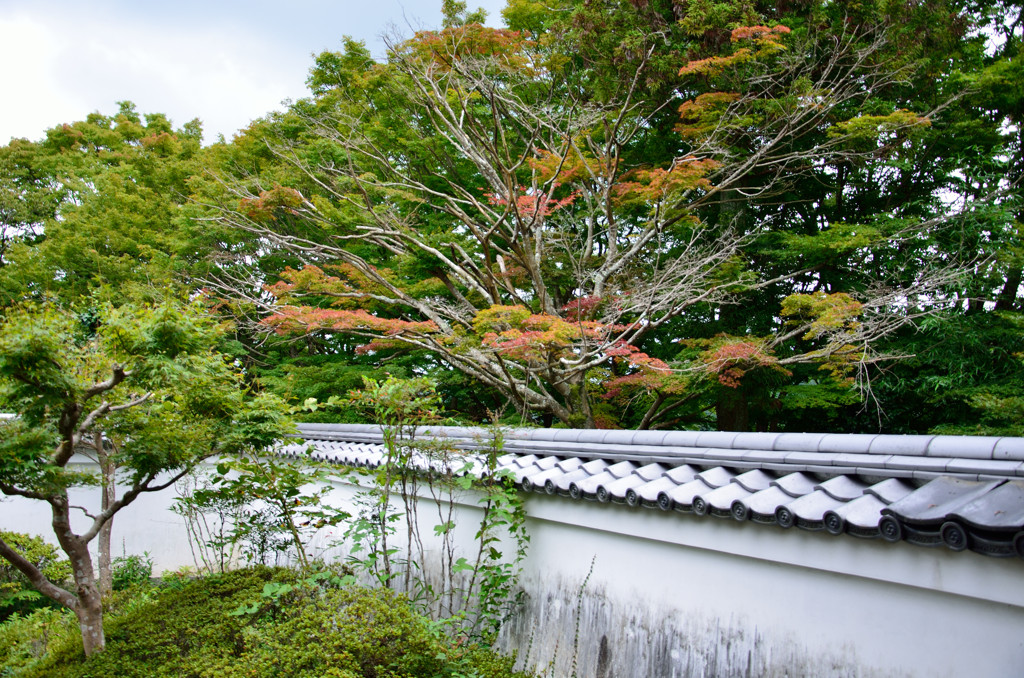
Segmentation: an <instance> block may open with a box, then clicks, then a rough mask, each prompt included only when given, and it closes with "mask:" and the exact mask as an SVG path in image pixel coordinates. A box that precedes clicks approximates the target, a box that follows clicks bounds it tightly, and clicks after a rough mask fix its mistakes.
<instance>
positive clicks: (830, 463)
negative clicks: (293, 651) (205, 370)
mask: <svg viewBox="0 0 1024 678" xmlns="http://www.w3.org/2000/svg"><path fill="white" fill-rule="evenodd" d="M300 432H301V435H302V436H303V437H304V438H305V441H306V442H305V443H302V444H296V443H292V444H287V445H284V446H282V447H281V448H280V449H279V451H278V452H279V453H280V454H282V455H285V456H300V455H302V454H305V453H306V451H307V450H309V451H310V452H311V454H312V457H313V458H314V459H318V460H322V461H325V462H329V463H334V464H343V465H352V466H370V467H373V466H377V465H379V464H380V463H382V461H383V460H384V459H385V454H384V448H383V437H382V435H381V432H380V429H379V428H378V427H376V426H370V425H351V424H304V425H302V426H300ZM487 435H488V433H487V431H486V430H485V429H481V428H460V427H450V426H445V427H428V428H424V429H421V430H419V431H418V432H417V437H418V438H446V439H447V440H448V442H449V443H450V444H451V445H452V446H454V447H455V448H460V449H461V450H462V451H463V452H462V453H463V454H464V455H466V461H467V463H466V464H465V465H462V464H454V466H458V467H459V468H458V469H455V471H457V472H468V473H473V474H476V475H481V474H482V473H485V472H486V470H487V467H486V465H485V464H484V463H483V461H484V459H483V457H481V456H479V455H478V454H477V452H476V450H479V449H482V448H486V439H487ZM412 460H413V462H412V463H413V465H414V467H417V468H420V469H423V470H426V469H434V470H440V469H441V468H442V467H444V466H445V463H449V464H450V463H451V462H444V463H442V462H439V461H438V460H436V459H433V458H431V457H429V456H428V455H424V454H423V453H421V452H416V453H414V454H413V455H412ZM497 467H498V470H499V471H502V470H504V471H508V472H510V473H511V474H512V477H513V478H514V479H515V481H516V482H517V483H519V484H520V485H521V486H522V487H523V488H524V489H526V490H532V491H538V492H548V493H551V494H559V495H562V496H568V497H571V498H573V499H589V500H598V501H600V502H616V503H625V504H628V505H629V506H633V507H646V508H655V507H657V508H661V509H663V510H666V511H667V510H672V509H674V510H676V511H681V512H693V513H695V514H697V515H709V516H715V517H719V518H731V519H734V520H740V521H750V522H753V523H763V524H778V525H780V526H782V527H797V528H802V529H806V530H828V531H829V532H831V533H833V534H848V535H852V536H856V537H864V538H874V537H882V538H884V539H887V540H889V541H900V540H906V541H908V542H910V543H913V544H919V545H926V546H943V545H944V546H946V547H948V548H951V549H953V550H965V549H970V550H972V551H975V552H977V553H981V554H985V555H990V556H1012V555H1018V556H1020V557H1021V558H1024V438H998V437H976V438H970V437H958V436H893V435H871V434H865V435H841V434H819V433H731V432H720V431H704V432H701V431H672V432H663V431H600V430H571V429H523V430H513V431H509V432H506V433H505V448H504V454H502V455H501V456H499V457H498V459H497Z"/></svg>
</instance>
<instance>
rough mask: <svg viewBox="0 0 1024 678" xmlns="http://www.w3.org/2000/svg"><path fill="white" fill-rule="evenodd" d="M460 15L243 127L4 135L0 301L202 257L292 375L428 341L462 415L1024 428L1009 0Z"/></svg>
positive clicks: (336, 65)
mask: <svg viewBox="0 0 1024 678" xmlns="http://www.w3.org/2000/svg"><path fill="white" fill-rule="evenodd" d="M443 15H444V17H443V25H442V26H441V27H440V28H439V29H437V30H428V31H421V32H419V33H417V34H415V35H413V36H412V37H410V38H409V39H407V40H405V41H401V42H396V43H394V44H393V45H392V46H391V49H390V52H389V54H388V55H387V57H386V59H385V60H383V61H375V60H374V59H373V58H371V56H370V54H369V52H368V50H367V49H366V48H365V46H363V45H361V44H360V43H358V42H355V41H352V40H347V41H346V42H345V46H344V49H343V50H342V51H340V52H324V53H322V54H319V55H317V56H316V57H315V61H314V63H313V66H312V68H311V71H310V75H309V79H308V84H309V89H310V96H309V97H308V98H307V99H303V100H300V101H296V102H295V103H294V104H292V105H291V106H290V107H289V108H288V109H287V110H286V111H284V112H282V113H275V114H272V115H269V116H268V117H266V118H264V119H261V120H257V121H255V122H253V123H252V125H250V126H249V128H247V129H246V130H244V131H243V132H242V133H241V134H240V135H239V136H237V137H236V138H235V139H233V140H232V141H230V142H221V143H217V144H214V145H213V146H210V147H208V148H201V147H200V145H199V141H198V140H199V127H198V123H195V122H191V123H188V124H186V125H184V126H183V127H181V128H178V129H176V128H174V127H173V126H172V125H171V124H170V123H169V122H168V121H167V120H166V119H165V118H164V117H163V116H160V115H158V114H152V115H140V114H139V113H138V112H136V111H135V109H134V107H133V106H132V105H131V104H128V103H122V104H120V108H119V110H118V112H117V113H116V114H114V115H110V116H106V115H101V114H94V115H92V116H89V118H88V119H87V120H85V121H80V122H75V123H70V124H67V125H62V126H59V127H57V128H54V129H53V130H50V131H49V132H48V134H47V137H46V139H44V140H41V141H38V142H32V141H27V140H16V141H14V142H12V143H11V144H9V145H8V146H6V147H4V148H3V149H0V264H2V265H0V296H2V303H4V304H7V305H10V304H17V303H22V302H24V301H25V300H27V299H34V300H39V301H42V300H47V299H48V300H53V299H57V300H59V302H60V303H61V304H62V305H64V306H66V307H69V308H74V309H75V310H77V311H79V312H90V311H89V309H91V308H93V307H95V306H96V304H97V300H99V301H103V302H108V301H109V302H112V303H118V304H119V303H123V302H124V301H126V300H134V299H138V298H139V297H140V296H141V297H146V296H147V295H149V294H151V291H152V290H153V289H162V288H165V287H170V288H179V289H181V290H182V291H186V292H194V291H196V290H199V289H204V288H205V289H207V290H210V291H213V292H214V294H215V295H216V296H218V297H219V298H218V300H217V301H216V302H211V306H210V309H211V311H212V312H214V313H216V314H218V315H219V316H220V317H221V318H224V319H227V320H229V321H230V322H229V323H228V325H227V328H228V330H229V336H228V337H227V338H226V339H225V340H224V341H222V343H221V345H220V347H219V348H220V350H222V351H223V352H226V353H228V354H230V355H232V356H233V357H235V358H236V359H238V360H239V363H240V365H242V366H243V367H244V369H245V378H246V379H247V380H248V381H249V382H250V383H252V384H259V385H261V387H263V388H267V389H269V390H272V391H273V392H275V393H277V394H279V395H281V396H283V397H284V398H286V399H288V400H290V401H291V402H292V403H293V404H300V403H302V402H305V401H306V400H307V399H309V398H316V399H317V400H318V401H321V402H322V401H326V400H327V399H329V398H330V397H331V396H332V395H333V396H339V395H343V394H344V393H346V392H347V391H348V390H349V389H351V388H358V387H359V386H360V384H361V383H362V377H363V376H367V377H370V378H373V379H377V380H380V379H383V378H385V376H386V375H387V374H392V375H395V376H400V377H409V376H423V375H430V376H433V377H434V378H435V379H436V381H437V382H438V384H439V392H440V394H441V397H442V399H443V400H444V403H445V405H446V408H447V409H448V411H449V412H452V413H453V414H455V415H456V416H459V417H461V418H463V419H465V420H468V421H481V420H484V419H486V418H487V412H488V410H500V409H502V408H506V414H507V416H508V418H509V420H510V421H511V420H514V421H517V422H522V423H533V424H544V425H552V424H556V423H557V424H559V425H572V426H621V427H640V428H650V427H660V428H672V427H698V428H711V427H718V428H730V429H777V430H810V429H826V428H827V429H830V430H846V431H871V430H887V431H901V432H912V431H917V432H920V431H927V430H942V431H948V432H954V431H962V432H979V433H984V432H1003V433H1005V432H1020V424H1019V422H1020V417H1019V416H1018V413H1019V401H1020V398H1021V397H1022V394H1021V393H1020V390H1019V386H1018V385H1019V384H1020V383H1022V382H1021V379H1020V377H1021V376H1024V374H1022V365H1021V359H1020V355H1021V353H1022V348H1024V347H1022V346H1021V345H1020V339H1019V337H1020V333H1019V331H1017V329H1018V326H1019V324H1018V323H1019V321H1018V318H1019V313H1020V311H1021V306H1020V303H1021V302H1020V299H1019V292H1020V286H1021V280H1022V273H1021V271H1022V270H1024V269H1022V267H1024V259H1022V254H1021V253H1022V251H1024V250H1022V248H1021V241H1020V224H1021V221H1022V220H1021V216H1022V212H1021V210H1022V207H1021V205H1020V202H1021V195H1020V178H1021V174H1022V173H1021V168H1022V167H1024V153H1022V146H1021V136H1020V134H1021V132H1020V129H1021V125H1020V123H1021V110H1022V109H1021V101H1022V98H1021V97H1022V93H1021V90H1020V85H1019V83H1020V82H1021V81H1022V80H1024V78H1022V77H1021V66H1020V55H1019V51H1020V44H1021V38H1022V21H1021V8H1020V6H1019V4H1017V3H1005V2H1002V1H1001V0H983V1H982V2H964V1H962V0H940V1H939V2H931V3H916V2H903V1H900V0H897V1H895V2H891V1H882V0H877V1H873V2H867V3H855V4H851V3H832V2H817V1H812V2H801V3H772V2H753V3H751V2H732V1H730V2H718V3H701V2H690V3H679V2H670V1H669V0H651V1H650V2H642V3H641V2H635V3H629V4H627V5H624V6H623V5H620V4H618V3H609V2H580V1H579V0H557V1H555V2H549V3H537V2H532V1H531V0H509V2H508V3H507V6H506V8H505V10H504V12H503V19H504V21H505V24H506V25H505V27H503V28H488V27H485V26H482V25H481V24H480V23H479V20H480V18H481V15H480V13H479V12H469V11H467V7H466V5H465V4H464V3H458V2H448V3H445V4H444V8H443ZM907 413H912V414H911V416H907ZM302 416H304V417H306V418H308V419H312V420H317V419H346V420H350V421H356V420H361V419H362V415H360V414H359V413H357V412H354V411H351V410H345V411H333V412H331V411H327V410H317V411H312V412H306V413H304V414H303V415H302Z"/></svg>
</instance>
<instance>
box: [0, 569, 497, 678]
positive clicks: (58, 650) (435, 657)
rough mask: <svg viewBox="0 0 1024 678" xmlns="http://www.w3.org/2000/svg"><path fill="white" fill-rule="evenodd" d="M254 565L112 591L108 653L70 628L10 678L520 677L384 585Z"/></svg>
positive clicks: (485, 651)
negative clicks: (90, 649) (88, 651)
mask: <svg viewBox="0 0 1024 678" xmlns="http://www.w3.org/2000/svg"><path fill="white" fill-rule="evenodd" d="M343 581H345V579H342V578H339V577H336V576H323V577H317V578H308V579H302V578H299V577H298V576H297V575H296V574H295V573H294V572H292V571H290V570H284V569H272V568H264V567H257V568H252V569H247V570H237V571H234V572H228V573H225V574H216V575H210V576H207V577H204V578H202V579H198V580H195V581H191V582H187V583H184V584H183V585H182V584H181V583H180V582H178V583H177V585H176V586H175V587H174V588H164V589H149V590H139V589H133V590H129V591H124V592H121V593H117V594H115V596H114V597H113V599H112V600H111V601H110V607H109V609H110V612H109V614H108V616H107V624H106V631H107V649H106V650H105V651H104V652H102V653H100V654H97V655H94V656H93V657H91V658H90V659H89V660H88V661H85V660H84V658H83V656H82V650H81V643H80V641H79V640H78V638H77V637H76V634H72V635H71V637H69V638H68V639H66V641H64V642H61V643H59V644H58V643H51V644H50V647H49V650H50V651H49V652H48V654H47V655H46V656H45V657H43V658H42V659H33V661H31V662H22V664H20V665H19V668H18V670H15V671H12V672H8V673H7V674H4V673H0V676H6V675H10V676H12V678H13V677H17V678H43V677H44V676H45V677H47V678H50V677H54V678H61V677H63V678H106V677H110V678H114V677H117V678H122V677H123V678H133V677H139V678H142V677H143V676H146V677H149V676H152V677H154V678H159V677H163V676H166V677H168V678H170V677H171V676H173V677H175V678H179V677H181V678H243V676H244V677H245V678H263V677H267V678H269V677H270V676H289V677H294V678H304V677H310V678H312V677H314V676H316V677H320V676H331V677H334V678H405V677H408V678H413V677H415V678H433V677H437V678H442V677H450V678H456V677H464V678H469V677H472V676H477V677H479V678H501V677H506V676H508V677H510V676H514V675H517V674H515V673H514V672H513V671H512V669H511V664H512V661H511V660H510V659H508V658H504V657H498V656H497V655H494V654H493V653H491V652H489V651H487V650H484V649H481V648H478V647H473V646H470V647H458V646H457V644H455V643H453V642H452V641H451V640H450V639H449V638H448V637H447V636H445V635H444V633H443V632H442V631H441V630H440V629H441V627H440V625H438V624H434V623H431V622H430V621H429V620H427V619H425V618H424V617H422V616H420V615H418V614H417V613H416V612H415V611H414V610H413V609H412V608H411V606H410V605H409V604H408V603H407V602H406V601H405V599H403V598H402V597H400V596H398V595H396V594H394V593H392V592H390V591H388V590H384V589H364V588H359V587H355V586H345V585H342V582H343Z"/></svg>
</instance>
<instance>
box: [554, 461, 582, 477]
mask: <svg viewBox="0 0 1024 678" xmlns="http://www.w3.org/2000/svg"><path fill="white" fill-rule="evenodd" d="M556 466H558V468H560V469H561V470H562V471H564V472H565V473H568V472H569V471H575V470H576V469H578V468H579V467H580V466H583V460H582V459H580V458H579V457H569V458H568V459H563V460H562V461H560V462H558V463H557V464H556Z"/></svg>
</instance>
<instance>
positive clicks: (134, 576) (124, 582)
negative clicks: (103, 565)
mask: <svg viewBox="0 0 1024 678" xmlns="http://www.w3.org/2000/svg"><path fill="white" fill-rule="evenodd" d="M152 576H153V559H152V558H150V557H149V553H143V554H142V555H141V556H121V557H119V558H114V562H113V563H111V564H110V581H111V586H112V587H113V588H114V590H115V591H123V590H124V589H127V588H130V587H132V586H138V585H140V584H148V583H149V579H150V577H152Z"/></svg>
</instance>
